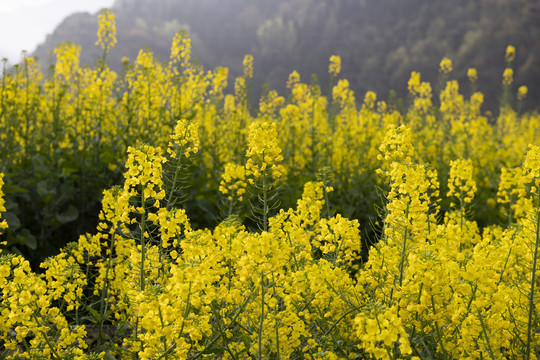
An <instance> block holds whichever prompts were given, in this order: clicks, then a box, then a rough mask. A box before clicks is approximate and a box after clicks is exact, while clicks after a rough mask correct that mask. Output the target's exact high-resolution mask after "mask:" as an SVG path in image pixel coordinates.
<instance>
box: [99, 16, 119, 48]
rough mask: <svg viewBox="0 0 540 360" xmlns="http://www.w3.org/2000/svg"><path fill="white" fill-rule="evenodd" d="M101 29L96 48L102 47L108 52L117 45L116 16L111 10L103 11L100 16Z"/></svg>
mask: <svg viewBox="0 0 540 360" xmlns="http://www.w3.org/2000/svg"><path fill="white" fill-rule="evenodd" d="M98 20H99V29H98V41H97V42H96V46H100V47H101V48H102V49H103V51H108V50H110V49H112V48H113V47H114V45H115V44H116V23H115V20H114V14H113V12H112V11H111V10H109V9H103V10H101V11H100V12H99V14H98Z"/></svg>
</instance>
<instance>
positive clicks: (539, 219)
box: [525, 196, 540, 360]
mask: <svg viewBox="0 0 540 360" xmlns="http://www.w3.org/2000/svg"><path fill="white" fill-rule="evenodd" d="M538 202H539V204H538V207H537V209H536V238H535V242H534V255H533V262H532V274H531V292H530V293H529V318H528V321H527V350H526V352H525V359H526V360H529V359H530V358H531V341H532V336H533V334H532V331H533V317H534V291H535V285H536V266H537V265H536V263H537V259H538V247H539V245H540V196H539V197H538Z"/></svg>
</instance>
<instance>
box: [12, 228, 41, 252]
mask: <svg viewBox="0 0 540 360" xmlns="http://www.w3.org/2000/svg"><path fill="white" fill-rule="evenodd" d="M17 238H18V239H19V242H20V243H21V244H24V245H26V246H28V247H29V248H30V249H32V250H36V249H37V240H36V237H35V236H34V235H32V233H31V232H30V230H28V229H22V230H21V232H20V235H19V236H17Z"/></svg>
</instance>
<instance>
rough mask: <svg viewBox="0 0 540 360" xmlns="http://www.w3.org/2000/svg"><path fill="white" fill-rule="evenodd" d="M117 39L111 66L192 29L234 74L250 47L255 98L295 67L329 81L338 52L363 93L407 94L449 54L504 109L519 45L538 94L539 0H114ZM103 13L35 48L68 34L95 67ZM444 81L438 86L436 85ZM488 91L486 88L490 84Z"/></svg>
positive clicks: (48, 58) (164, 50)
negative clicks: (410, 83) (509, 67)
mask: <svg viewBox="0 0 540 360" xmlns="http://www.w3.org/2000/svg"><path fill="white" fill-rule="evenodd" d="M112 10H113V11H114V13H115V15H116V21H117V28H118V44H117V46H116V47H115V48H114V49H113V50H112V51H111V53H110V55H109V57H108V64H109V66H110V67H111V68H112V69H114V70H116V71H120V70H121V59H122V57H129V58H130V59H132V60H133V59H135V58H136V56H137V53H138V51H139V49H142V48H149V49H150V50H151V51H152V52H153V53H154V54H155V55H156V57H157V58H158V59H160V60H162V61H167V60H168V57H169V54H170V43H171V40H172V38H173V36H174V34H175V33H176V32H177V31H179V30H186V31H187V32H188V33H189V34H190V36H191V38H192V41H193V54H194V56H195V57H197V58H198V59H199V61H200V63H201V64H202V65H203V66H204V67H205V68H207V69H211V68H215V67H217V66H224V67H228V68H229V69H230V76H231V78H233V77H236V76H238V75H240V74H241V72H242V68H241V65H242V61H241V60H242V57H243V56H244V55H245V54H247V53H251V54H253V56H254V58H255V73H254V78H253V81H252V84H251V85H252V86H251V91H252V92H253V94H252V97H251V99H252V100H253V101H255V100H257V99H259V94H260V92H261V89H262V88H263V86H262V85H263V84H264V83H266V84H268V86H269V88H271V89H276V90H278V91H279V92H280V93H282V92H283V91H284V87H285V84H286V80H287V77H288V75H289V74H290V73H291V72H292V71H293V70H297V71H298V72H299V73H300V74H301V75H302V78H303V79H309V77H310V76H311V75H312V74H316V75H317V77H318V81H319V83H320V85H321V86H322V88H323V92H325V91H328V89H329V86H328V84H329V79H328V73H327V66H328V58H329V57H330V55H333V54H336V55H340V56H341V59H342V62H343V68H342V76H343V78H346V79H348V80H349V81H350V84H351V88H352V89H353V90H354V91H355V92H356V93H357V94H364V93H365V92H366V91H368V90H373V91H375V92H376V93H377V94H378V95H379V97H380V98H387V97H388V95H389V93H388V91H389V90H390V89H393V90H395V91H396V94H397V96H399V97H405V96H406V93H407V89H406V84H407V79H408V78H409V76H410V74H411V71H419V72H420V73H422V77H423V79H425V80H427V81H430V82H432V83H435V82H436V80H437V71H438V66H437V65H438V60H440V59H441V58H442V57H444V56H446V57H448V58H450V59H452V61H453V64H454V74H455V76H456V78H457V80H458V81H460V82H461V83H465V81H466V72H467V68H469V67H474V68H477V69H481V70H480V73H479V81H478V88H479V90H482V91H484V92H485V95H486V99H485V100H486V101H485V107H486V108H489V109H497V107H498V104H499V100H500V99H499V96H500V93H501V91H500V89H501V85H500V78H501V71H502V69H504V57H503V54H504V50H505V48H506V46H507V45H508V44H512V45H514V46H515V47H516V48H517V49H518V54H517V58H516V62H515V64H514V70H515V73H516V78H515V81H516V83H517V84H525V85H527V86H528V88H529V96H528V99H527V100H526V102H525V104H523V105H524V107H525V108H526V109H539V108H540V105H539V104H540V103H539V102H538V101H537V100H538V99H539V98H540V41H538V39H540V5H539V4H538V2H537V1H536V0H454V1H445V0H354V1H353V0H272V1H267V0H219V1H216V0H181V1H180V0H117V1H116V2H115V3H114V6H113V8H112ZM96 28H97V15H95V14H94V15H91V14H88V13H79V14H74V15H72V16H70V17H68V18H66V19H65V20H64V21H63V22H62V23H61V24H60V25H59V26H58V27H57V29H56V30H55V31H54V33H52V34H51V35H49V36H48V37H47V39H46V40H45V41H44V43H43V44H42V45H40V46H39V47H38V48H37V49H36V50H35V52H34V53H33V55H36V56H38V57H39V58H40V59H41V60H42V61H43V62H45V63H47V62H49V63H52V62H53V59H54V57H53V56H52V50H53V49H54V48H55V47H56V46H57V45H58V44H59V43H60V42H63V41H66V40H70V41H73V42H74V43H76V44H79V45H81V46H82V49H83V50H82V54H81V62H82V63H85V64H88V65H91V66H93V65H94V64H95V63H96V61H97V60H98V59H99V57H100V55H101V54H100V52H99V50H98V49H97V48H96V47H95V46H94V43H95V29H96ZM434 90H436V91H437V90H440V89H434ZM488 90H489V91H488Z"/></svg>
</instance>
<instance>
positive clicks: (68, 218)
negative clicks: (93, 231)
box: [55, 205, 79, 224]
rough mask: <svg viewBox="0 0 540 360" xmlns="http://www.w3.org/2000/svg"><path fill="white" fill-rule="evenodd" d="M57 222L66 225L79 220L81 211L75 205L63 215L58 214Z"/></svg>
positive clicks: (70, 206)
mask: <svg viewBox="0 0 540 360" xmlns="http://www.w3.org/2000/svg"><path fill="white" fill-rule="evenodd" d="M55 217H56V220H58V222H59V223H61V224H65V223H68V222H72V221H75V220H77V218H78V217H79V210H77V208H76V207H75V206H73V205H69V207H68V209H67V210H66V211H65V212H63V213H58V214H56V216H55Z"/></svg>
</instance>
